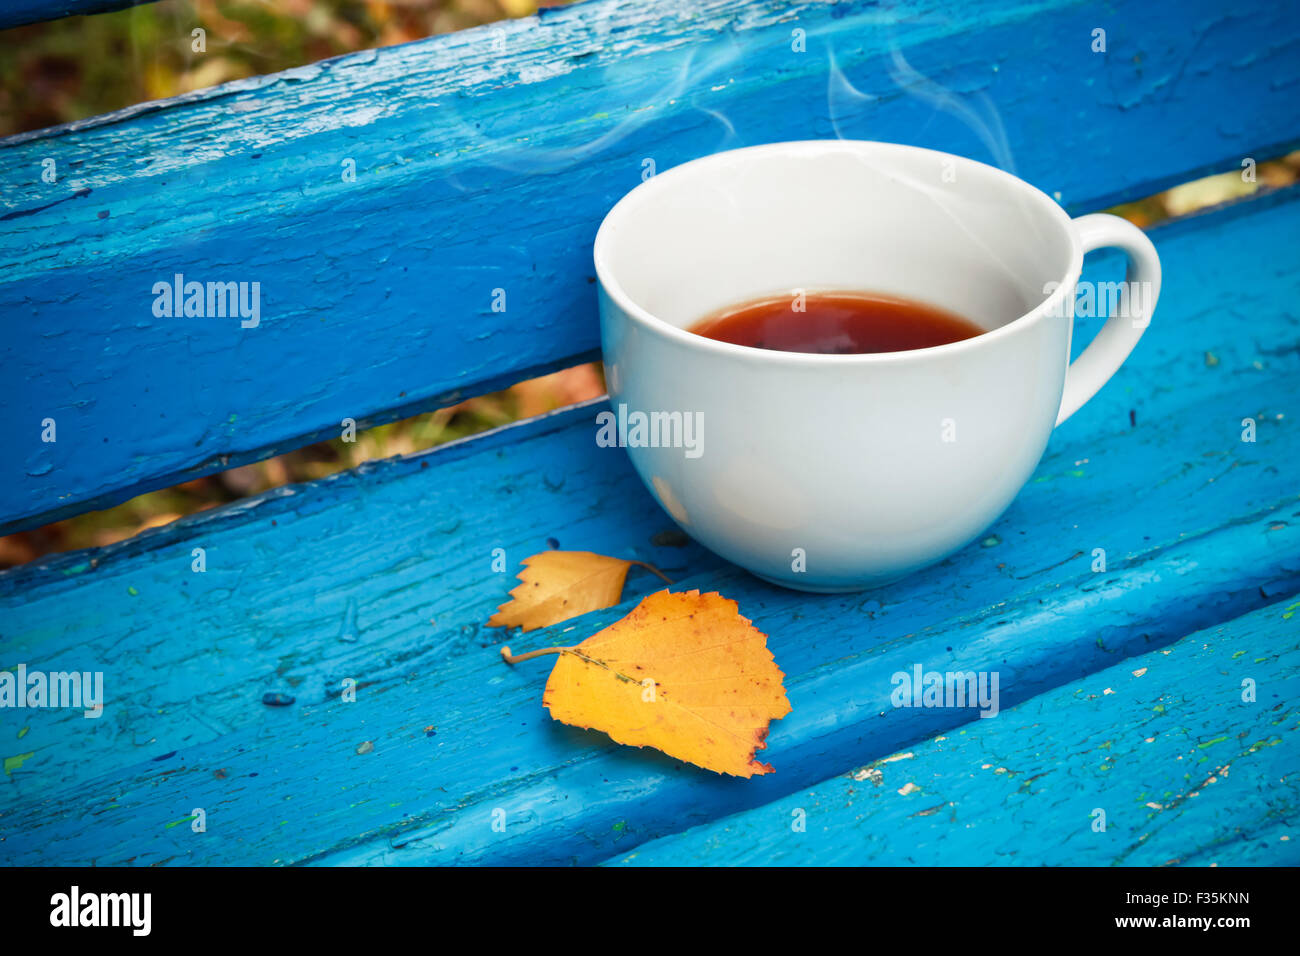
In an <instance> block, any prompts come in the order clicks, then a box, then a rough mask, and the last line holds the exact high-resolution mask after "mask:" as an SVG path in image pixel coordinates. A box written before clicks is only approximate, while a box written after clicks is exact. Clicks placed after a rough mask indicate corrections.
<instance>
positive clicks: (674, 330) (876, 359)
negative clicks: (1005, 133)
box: [592, 139, 1083, 366]
mask: <svg viewBox="0 0 1300 956" xmlns="http://www.w3.org/2000/svg"><path fill="white" fill-rule="evenodd" d="M833 150H848V151H852V152H859V153H860V152H866V151H871V150H885V151H889V150H897V151H900V152H912V153H922V154H925V155H927V156H930V157H932V158H934V159H937V160H945V159H950V160H953V161H954V162H955V163H957V164H963V165H967V166H979V167H982V168H983V169H984V170H986V171H987V172H988V173H990V174H991V175H993V176H994V178H999V179H1002V180H1003V181H1005V182H1006V183H1007V185H1008V186H1010V187H1013V188H1016V189H1018V190H1019V191H1020V192H1021V193H1022V194H1024V195H1027V196H1028V197H1029V198H1030V199H1031V200H1032V201H1033V202H1034V203H1036V204H1037V205H1038V206H1039V207H1041V208H1043V209H1044V210H1046V211H1047V213H1048V215H1049V216H1050V217H1051V218H1052V219H1054V220H1055V221H1056V222H1057V223H1059V224H1060V226H1061V228H1062V229H1063V230H1064V232H1065V234H1066V236H1067V237H1068V240H1069V243H1070V265H1069V268H1068V269H1067V270H1066V273H1065V276H1064V278H1063V280H1062V281H1061V283H1060V284H1059V285H1058V286H1057V288H1056V289H1055V290H1053V291H1052V293H1051V294H1050V295H1048V296H1047V297H1046V298H1045V299H1044V300H1043V301H1042V302H1040V303H1038V305H1036V306H1034V308H1032V309H1030V310H1029V311H1028V312H1025V313H1023V314H1022V315H1019V316H1017V317H1016V318H1014V319H1012V320H1011V321H1009V322H1006V323H1003V324H1002V325H1000V326H998V327H997V328H996V329H989V330H988V331H986V332H983V333H981V334H979V335H976V336H973V337H971V338H969V339H961V340H960V341H957V342H949V343H947V344H945V345H932V346H929V347H927V348H921V349H908V350H906V351H901V352H865V353H852V354H825V353H818V352H785V351H779V350H776V349H764V348H757V347H755V346H751V345H737V344H735V343H733V342H722V341H719V340H718V339H711V338H708V337H707V336H703V335H699V334H697V333H695V332H691V331H690V330H688V329H683V328H679V327H678V326H676V325H673V324H672V323H670V322H666V321H664V320H663V319H661V318H659V317H658V316H656V315H654V314H653V313H652V312H650V311H648V310H647V309H644V308H642V307H641V306H640V305H638V304H637V303H636V302H634V301H633V300H632V298H631V297H630V296H629V295H628V294H627V292H626V291H625V290H624V289H623V286H622V284H621V283H619V282H618V280H617V279H616V278H615V276H614V269H613V267H612V266H611V265H610V263H609V257H608V254H607V252H606V247H607V246H608V245H609V243H610V242H611V241H612V240H611V239H610V238H609V237H610V233H611V231H612V228H613V227H612V226H611V223H613V222H614V221H615V220H616V219H617V217H618V216H619V215H620V212H621V214H622V215H627V214H628V206H629V205H630V204H631V203H632V202H633V201H636V202H640V201H643V200H644V198H645V197H646V193H647V192H652V191H654V190H656V189H664V188H667V186H665V185H664V184H665V183H667V184H668V185H669V186H670V185H671V184H672V183H673V182H674V181H675V180H676V179H677V178H679V177H681V176H684V175H688V174H689V172H692V171H698V170H699V169H700V168H701V167H703V166H711V165H717V164H720V163H722V162H726V161H729V160H734V159H735V157H737V156H738V155H740V154H742V153H743V154H749V155H754V156H757V155H761V154H766V153H782V152H785V153H791V152H793V153H822V152H829V151H833ZM592 257H593V259H594V261H595V267H596V279H597V281H598V282H599V283H600V288H601V289H602V290H603V291H604V292H605V294H606V295H608V296H609V297H610V298H611V299H612V300H613V301H614V304H615V305H617V306H618V307H619V308H620V309H621V310H622V311H623V313H624V314H625V315H627V316H629V317H630V318H631V319H633V320H634V321H636V322H638V323H639V324H641V325H642V326H644V327H645V328H647V329H648V330H650V331H654V332H657V333H659V334H660V335H664V336H667V337H668V338H669V339H672V340H675V341H677V342H679V343H681V344H682V345H685V346H689V347H692V348H697V349H702V350H704V351H706V352H712V353H714V354H717V355H724V356H725V355H729V356H732V357H734V358H744V359H748V360H751V361H767V362H771V363H773V364H777V365H785V366H790V365H798V366H822V365H839V366H852V365H882V364H886V363H895V364H896V363H900V362H909V361H916V360H918V359H928V358H932V357H938V356H941V355H943V356H947V355H958V354H960V353H961V352H963V351H969V350H971V349H976V348H982V347H984V346H985V345H987V344H990V343H993V342H996V341H997V340H998V339H1000V338H1003V337H1005V336H1008V335H1013V334H1014V333H1015V331H1016V330H1017V329H1018V328H1023V327H1025V326H1027V325H1029V324H1031V323H1032V322H1034V321H1035V320H1037V319H1039V318H1041V317H1042V316H1044V315H1046V314H1050V313H1052V312H1053V311H1054V307H1057V306H1058V305H1059V312H1058V313H1057V314H1059V315H1063V316H1069V315H1070V310H1068V309H1065V308H1064V304H1063V303H1064V299H1065V297H1066V295H1067V294H1073V292H1072V290H1073V289H1074V287H1075V286H1076V285H1077V283H1078V280H1079V276H1080V275H1081V274H1082V272H1083V245H1082V243H1081V242H1080V240H1079V234H1078V232H1077V231H1076V230H1075V228H1074V225H1073V220H1072V219H1071V218H1070V216H1069V215H1068V214H1067V213H1066V212H1065V210H1064V209H1062V208H1061V207H1060V205H1059V204H1058V203H1057V202H1056V201H1055V200H1054V199H1052V198H1051V197H1050V196H1048V195H1047V194H1046V193H1045V192H1043V191H1042V190H1041V189H1039V188H1038V187H1037V186H1034V185H1033V184H1031V183H1028V182H1026V181H1025V180H1023V179H1021V178H1020V177H1019V176H1015V175H1013V174H1011V173H1008V172H1007V171H1006V170H1003V169H999V168H998V167H996V166H990V165H989V164H988V163H982V162H980V161H979V160H976V159H969V158H968V157H965V156H958V155H957V154H955V153H945V152H943V151H942V150H936V149H928V148H926V147H923V146H908V145H906V144H903V143H890V142H885V141H883V140H865V139H805V140H790V141H785V142H779V143H763V144H760V145H757V146H743V147H740V148H738V149H728V150H723V151H721V152H717V153H711V154H709V155H708V156H701V157H698V158H696V159H691V160H687V161H686V162H684V163H681V164H679V165H677V166H674V167H672V168H671V169H667V170H665V171H664V172H662V173H657V174H656V175H654V176H653V177H651V178H650V179H647V180H645V181H644V182H641V183H639V184H638V185H636V186H634V187H633V188H632V189H630V190H629V191H628V192H627V193H626V194H625V195H624V196H623V197H622V198H621V199H619V201H618V202H616V203H615V204H614V205H613V206H612V207H611V208H610V210H609V212H607V213H606V214H605V218H604V219H602V220H601V223H600V228H599V229H597V230H596V239H595V241H594V243H593V244H592Z"/></svg>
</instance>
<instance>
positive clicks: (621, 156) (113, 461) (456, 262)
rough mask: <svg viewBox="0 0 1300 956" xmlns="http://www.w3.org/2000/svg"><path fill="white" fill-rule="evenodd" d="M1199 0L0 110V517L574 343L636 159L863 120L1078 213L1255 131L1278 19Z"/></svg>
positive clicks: (1266, 134)
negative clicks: (992, 166) (29, 130)
mask: <svg viewBox="0 0 1300 956" xmlns="http://www.w3.org/2000/svg"><path fill="white" fill-rule="evenodd" d="M1218 6H1219V5H1217V4H1215V3H1213V2H1211V0H1197V2H1194V3H1190V4H1184V5H1181V6H1180V7H1179V8H1178V11H1177V15H1176V16H1174V15H1170V14H1169V13H1168V12H1167V11H1166V10H1165V9H1163V8H1158V7H1153V6H1151V5H1148V4H1141V3H1138V2H1136V0H1133V2H1123V3H1119V4H1116V5H1115V6H1114V7H1113V8H1110V9H1108V11H1106V12H1105V13H1104V14H1099V13H1098V12H1097V11H1096V9H1095V7H1094V6H1093V5H1092V4H1088V3H1083V2H1080V0H1018V2H1014V3H1009V4H1008V3H998V4H975V5H964V6H963V7H962V8H961V10H960V12H953V13H944V14H939V13H936V12H935V11H934V10H933V8H932V5H930V4H928V3H924V2H922V0H906V2H903V3H899V4H895V5H891V6H890V7H889V8H888V9H882V8H881V7H880V6H879V5H877V4H876V3H874V2H866V0H861V2H850V3H840V4H835V5H827V4H823V3H792V2H785V0H762V2H753V3H751V2H742V0H707V2H694V0H692V2H689V3H688V2H686V0H680V2H667V3H655V4H627V3H621V2H612V0H611V2H598V3H591V4H580V5H577V6H575V7H572V8H564V9H559V10H554V11H546V12H545V13H544V14H543V15H542V16H540V17H537V18H532V19H530V20H527V21H515V22H510V23H507V24H502V25H499V26H494V27H491V28H485V29H479V30H471V31H467V32H465V33H460V34H454V35H449V36H442V37H436V38H432V39H430V40H428V41H423V42H420V43H414V44H408V45H404V46H398V47H391V48H386V49H382V50H368V51H365V52H363V53H359V54H356V55H353V56H348V57H343V58H340V59H336V60H330V61H325V62H322V63H317V64H313V65H311V66H307V67H303V68H301V69H297V70H291V71H288V72H285V73H280V74H275V75H273V76H268V77H259V78H256V79H252V80H246V81H239V82H236V83H231V84H227V85H225V86H222V87H218V88H216V89H213V90H205V91H200V92H196V93H193V94H189V95H186V96H183V97H180V98H177V99H174V100H168V101H164V102H159V103H148V104H142V105H140V106H138V107H133V108H131V109H128V110H124V111H122V112H121V113H118V114H113V115H110V116H106V117H98V118H95V119H93V120H87V121H84V122H80V123H75V124H72V125H70V126H67V127H62V128H59V129H55V130H49V131H44V132H42V133H40V134H35V135H25V136H19V137H15V138H12V139H9V140H6V141H5V142H3V143H0V183H3V184H4V186H3V191H2V192H0V223H2V225H3V232H0V315H3V317H4V319H5V321H4V322H3V323H0V362H3V364H4V367H5V369H6V370H7V376H6V380H7V381H8V382H10V383H13V384H11V385H10V386H8V387H7V388H6V389H5V392H4V395H3V399H2V401H0V406H2V407H3V409H4V411H5V414H4V415H3V416H0V444H2V445H3V447H5V448H6V449H7V450H8V452H9V453H8V454H7V455H6V456H5V458H4V460H3V462H2V463H0V469H3V471H2V472H0V533H4V532H6V531H10V530H14V529H16V528H20V527H25V526H30V525H35V524H39V523H41V522H44V521H48V520H52V519H54V518H57V517H62V516H66V515H68V514H71V513H75V512H77V511H81V510H86V509H88V508H98V507H104V506H107V505H109V504H113V503H116V502H118V501H121V500H124V499H125V498H127V497H130V496H131V495H134V494H138V493H140V492H143V491H146V490H149V489H152V488H157V487H161V486H165V485H168V484H171V483H174V482H176V481H179V480H184V479H186V478H190V477H194V476H196V475H199V474H204V473H208V472H211V471H214V470H218V469H220V468H223V467H227V466H234V465H239V464H242V463H245V462H248V461H252V460H256V459H259V458H263V457H266V456H268V455H272V454H275V453H278V452H282V451H285V450H287V449H289V448H292V447H295V446H298V445H301V444H303V443H306V442H309V441H315V440H319V439H321V438H326V437H333V436H337V435H338V434H339V429H340V422H341V421H342V420H343V419H344V418H352V419H355V420H356V421H357V423H358V425H359V426H360V427H365V426H366V425H370V424H376V423H379V422H382V421H387V420H391V419H393V418H396V417H401V416H404V415H409V414H414V413H416V412H418V411H422V410H425V409H428V408H432V407H435V406H438V405H442V404H446V403H449V402H453V401H455V400H457V399H459V398H461V397H463V396H464V395H466V394H471V393H474V392H481V391H485V390H490V389H491V388H494V387H496V386H498V385H501V384H504V383H506V382H508V381H511V380H515V379H519V378H523V377H526V376H528V375H532V374H535V373H539V372H542V371H546V370H549V369H553V368H556V367H559V366H561V365H563V364H565V363H569V362H574V361H577V360H579V359H583V358H587V357H590V356H591V355H593V354H594V350H595V349H596V347H597V344H598V343H597V338H598V334H597V324H596V318H595V295H594V292H593V289H592V285H591V283H592V281H593V273H592V269H591V262H590V258H591V257H590V249H591V240H592V238H593V236H594V234H595V230H596V227H597V225H598V223H599V221H600V219H601V217H602V216H603V215H604V213H605V212H606V211H607V210H608V208H609V207H610V206H611V205H612V204H613V202H614V201H616V200H617V199H618V197H619V196H621V195H622V194H623V193H624V192H626V191H627V190H628V189H630V188H631V187H632V186H634V185H635V184H636V183H638V182H639V181H640V179H641V176H642V174H643V172H644V171H645V170H646V166H645V162H644V161H645V160H653V162H654V164H655V167H656V169H659V170H662V169H667V168H669V167H671V166H673V165H676V164H678V163H680V162H682V161H684V160H687V159H691V158H693V157H696V156H700V155H703V154H707V153H711V152H714V151H716V150H719V149H722V148H726V147H731V146H740V145H745V144H752V143H759V142H767V141H773V140H780V139H793V138H808V137H831V136H836V135H841V136H845V137H859V138H862V137H871V138H878V139H886V140H896V141H900V142H905V143H915V144H918V145H924V146H934V147H939V148H945V149H949V150H953V151H955V152H959V153H966V154H970V155H973V156H975V157H977V158H980V159H986V160H992V161H999V162H1002V163H1004V164H1006V165H1011V166H1014V168H1015V169H1016V170H1017V171H1018V172H1019V173H1020V174H1021V175H1023V176H1025V177H1026V178H1028V179H1029V180H1030V181H1031V182H1034V183H1035V184H1037V185H1039V186H1041V187H1042V188H1043V189H1045V190H1047V191H1048V192H1051V193H1059V195H1060V197H1061V200H1062V202H1064V203H1065V204H1066V205H1067V207H1068V208H1070V209H1071V210H1072V211H1085V210H1089V209H1095V208H1098V207H1100V206H1103V205H1106V204H1108V203H1110V202H1112V201H1114V200H1117V199H1121V198H1125V197H1130V196H1134V195H1142V194H1145V193H1148V192H1151V191H1154V190H1156V189H1158V188H1161V187H1163V186H1165V185H1168V184H1169V183H1171V182H1175V181H1181V180H1183V179H1186V178H1189V177H1191V176H1194V175H1198V174H1200V173H1203V172H1205V171H1207V170H1210V169H1224V168H1233V169H1235V168H1238V167H1239V165H1240V159H1241V157H1242V156H1245V155H1254V156H1257V157H1259V158H1263V157H1265V156H1268V155H1273V154H1276V153H1278V152H1280V151H1282V150H1283V149H1285V148H1287V147H1288V146H1289V145H1290V144H1292V143H1294V142H1295V141H1296V138H1297V136H1300V99H1297V97H1295V96H1294V95H1292V91H1293V90H1294V88H1295V85H1296V83H1297V81H1298V80H1300V59H1298V58H1296V57H1294V56H1292V55H1291V51H1293V50H1294V49H1295V44H1296V42H1297V37H1300V23H1297V22H1296V20H1295V18H1292V17H1289V16H1288V15H1287V13H1286V11H1285V10H1284V9H1282V8H1280V7H1278V6H1277V5H1276V4H1272V3H1269V2H1267V0H1247V2H1245V3H1243V4H1239V5H1237V6H1235V7H1234V8H1233V11H1232V12H1231V13H1221V12H1219V10H1218ZM1099 18H1100V19H1099ZM1101 21H1105V22H1104V23H1102V22H1101ZM1099 26H1100V27H1103V28H1106V29H1108V31H1109V32H1108V34H1107V36H1108V44H1109V45H1108V49H1107V52H1106V53H1105V54H1100V53H1093V52H1092V50H1091V45H1092V30H1093V29H1094V28H1098V27H1099ZM796 30H802V31H804V34H803V41H804V44H805V46H806V50H805V52H802V53H799V52H795V50H794V46H796V39H797V36H796V34H795V33H794V31H796ZM896 56H897V57H900V58H901V59H897V60H896V59H895V57H896ZM918 74H923V75H924V76H925V77H927V78H929V79H930V80H932V81H933V82H934V83H935V84H938V85H939V87H942V88H944V89H947V90H949V91H950V92H951V94H952V96H951V97H950V98H949V99H947V100H945V99H943V98H942V97H939V98H938V99H936V95H937V94H935V90H936V89H937V87H932V86H930V85H927V84H925V83H923V82H921V81H920V80H919V79H917V75H918ZM936 103H940V104H943V105H936ZM994 104H996V111H994ZM971 117H976V118H977V119H972V118H971ZM1206 117H1214V120H1213V121H1212V122H1210V121H1207V119H1206ZM1003 143H1014V144H1015V147H1014V149H1006V148H1004V147H1003V145H1002V144H1003ZM1170 143H1177V144H1178V148H1177V149H1170V148H1169V144H1170ZM45 159H52V160H53V161H54V163H55V167H56V169H57V170H58V171H59V175H60V178H59V180H58V182H57V183H55V184H46V183H44V182H42V180H41V178H40V172H41V170H42V162H43V160H45ZM348 160H352V161H354V162H355V165H356V177H355V181H346V177H345V176H344V173H345V172H347V171H348V170H349V169H350V167H348V166H347V161H348ZM177 274H180V275H184V276H186V277H187V278H188V280H189V281H199V282H227V281H229V282H245V283H248V284H249V285H248V286H247V290H248V292H249V301H250V305H251V298H252V285H251V284H252V283H253V282H257V283H260V285H259V286H258V290H259V293H258V294H259V299H258V301H259V306H260V312H259V316H258V327H256V328H242V327H241V324H242V323H241V321H239V320H235V319H231V318H226V319H221V318H194V317H191V318H188V319H185V318H181V319H177V318H167V317H156V316H155V315H154V314H153V306H154V301H155V296H154V294H153V291H152V290H153V289H154V287H155V285H156V284H157V283H160V282H162V283H166V282H170V281H173V277H174V276H175V275H177ZM496 289H501V290H504V292H505V296H506V297H505V300H504V301H505V309H506V310H505V311H504V312H494V311H493V304H494V302H498V303H499V302H500V301H501V300H500V299H499V298H497V297H495V296H494V290H496ZM250 311H251V309H250ZM245 321H250V322H251V321H252V319H251V316H250V318H249V319H247V320H245ZM19 384H20V385H21V387H16V386H17V385H19ZM47 418H53V419H54V420H55V422H56V424H57V435H58V441H57V442H56V443H52V444H51V443H47V442H43V441H42V440H41V436H42V424H41V423H42V422H43V421H44V420H45V419H47Z"/></svg>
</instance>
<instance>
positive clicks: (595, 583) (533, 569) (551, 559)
mask: <svg viewBox="0 0 1300 956" xmlns="http://www.w3.org/2000/svg"><path fill="white" fill-rule="evenodd" d="M634 564H637V565H641V566H642V567H644V568H647V569H648V570H651V571H654V573H655V574H658V575H659V576H660V577H663V574H661V573H660V572H659V570H658V569H657V568H654V567H652V566H651V565H648V564H644V563H643V562H641V561H624V560H622V559H620V558H611V557H608V556H606V555H603V554H593V553H592V552H590V551H543V552H542V553H541V554H534V555H533V556H532V557H529V558H525V559H524V570H522V571H520V572H519V580H520V582H522V583H520V584H519V585H518V586H516V587H515V589H514V590H513V591H511V592H510V597H511V600H509V601H507V602H506V603H505V604H502V605H501V606H500V607H499V608H497V613H496V614H494V615H492V617H491V618H489V619H488V626H489V627H521V628H523V629H524V630H525V631H532V630H535V629H536V628H539V627H546V626H548V625H550V624H558V623H559V622H560V621H567V620H568V619H569V618H571V617H577V616H578V615H579V614H586V613H587V612H588V611H598V610H600V609H601V608H606V607H613V606H614V605H615V604H617V603H618V602H619V599H620V598H621V597H622V596H623V583H624V582H625V581H626V580H627V572H628V569H629V568H631V567H632V565H634ZM664 580H667V578H664Z"/></svg>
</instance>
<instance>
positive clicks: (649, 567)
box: [630, 561, 675, 584]
mask: <svg viewBox="0 0 1300 956" xmlns="http://www.w3.org/2000/svg"><path fill="white" fill-rule="evenodd" d="M630 563H631V564H635V565H638V566H640V567H643V568H645V569H646V570H647V571H649V572H650V573H652V574H657V575H659V577H661V578H663V579H664V580H665V581H667V582H668V583H669V584H674V583H675V582H674V581H673V579H672V578H670V577H669V576H668V575H666V574H664V573H663V572H662V571H660V570H659V569H658V568H656V567H655V566H654V565H653V564H648V563H646V562H645V561H632V562H630Z"/></svg>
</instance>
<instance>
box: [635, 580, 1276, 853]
mask: <svg viewBox="0 0 1300 956" xmlns="http://www.w3.org/2000/svg"><path fill="white" fill-rule="evenodd" d="M1297 611H1300V603H1298V602H1293V601H1285V602H1282V603H1279V604H1273V605H1270V606H1268V607H1266V608H1261V609H1260V610H1258V611H1255V612H1253V613H1251V614H1248V615H1246V616H1244V617H1241V618H1238V619H1237V620H1235V621H1232V622H1230V623H1228V624H1223V625H1220V626H1217V627H1213V628H1209V629H1207V630H1204V631H1198V632H1197V633H1195V634H1189V635H1188V636H1187V637H1184V638H1183V639H1182V640H1180V641H1178V642H1177V643H1175V644H1173V645H1171V646H1170V647H1167V648H1165V649H1163V650H1159V651H1152V652H1150V653H1147V654H1143V655H1141V656H1139V657H1134V658H1131V659H1130V660H1127V661H1125V662H1123V663H1121V664H1116V665H1115V666H1114V667H1110V668H1107V669H1106V670H1104V671H1100V672H1098V673H1096V674H1092V675H1090V676H1088V677H1085V678H1083V679H1082V680H1078V681H1075V682H1073V683H1071V684H1067V685H1065V686H1062V687H1058V688H1056V689H1055V690H1051V691H1048V692H1047V693H1045V694H1040V695H1039V696H1038V697H1035V698H1034V699H1032V700H1029V701H1026V702H1025V703H1023V704H1021V705H1019V706H1018V707H1016V708H1015V709H1014V710H1010V711H1004V712H1002V713H1000V714H999V715H998V716H997V717H994V718H990V719H976V720H974V721H972V722H971V723H968V724H966V725H965V726H963V727H961V728H960V729H958V730H956V731H955V732H949V733H946V734H943V735H941V736H939V737H936V738H934V739H932V740H928V741H926V742H925V743H923V744H921V745H920V746H917V747H912V748H909V749H908V750H907V751H905V752H902V753H895V754H892V755H890V756H888V757H885V758H883V759H881V760H876V761H873V762H872V763H869V764H867V765H865V766H862V767H857V768H855V769H853V770H851V771H849V772H848V773H847V774H844V775H843V776H840V777H835V778H832V779H830V780H825V781H822V782H821V783H819V784H817V786H815V787H812V788H810V789H808V790H804V791H801V792H799V793H795V794H791V795H790V796H788V797H785V798H783V799H781V800H778V801H775V802H773V803H771V804H768V805H767V806H765V807H760V808H758V809H754V810H749V811H746V812H745V813H741V814H737V815H736V816H732V817H727V818H725V819H722V820H718V821H716V822H714V823H710V824H706V825H704V826H700V827H696V828H694V829H692V830H689V831H688V832H686V833H683V834H681V835H679V836H673V837H665V838H663V839H660V840H655V841H653V842H651V843H649V844H647V845H645V846H642V847H639V848H637V849H636V850H635V851H633V852H632V853H630V854H627V855H623V856H620V857H619V858H617V859H616V860H615V862H618V863H622V864H632V865H641V866H681V865H696V864H705V865H713V866H729V865H768V864H774V865H788V866H789V865H793V866H798V865H806V864H817V865H823V866H853V865H864V864H865V865H902V866H913V865H921V866H987V865H990V864H994V865H997V864H1001V865H1017V866H1041V865H1049V866H1053V865H1062V864H1073V865H1088V866H1107V865H1132V866H1164V865H1171V864H1184V865H1190V866H1208V865H1211V864H1217V865H1220V866H1224V865H1229V866H1230V865H1241V864H1256V865H1258V864H1274V865H1279V864H1281V865H1287V864H1291V865H1293V864H1297V863H1300V837H1298V836H1297V835H1296V833H1295V817H1296V814H1297V812H1300V780H1298V779H1297V774H1296V771H1297V769H1298V768H1300V740H1298V738H1297V732H1300V725H1298V723H1297V719H1298V718H1300V614H1297ZM1252 685H1253V686H1252ZM1252 693H1253V696H1251V695H1252ZM796 825H801V826H802V829H796V828H795V826H796Z"/></svg>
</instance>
